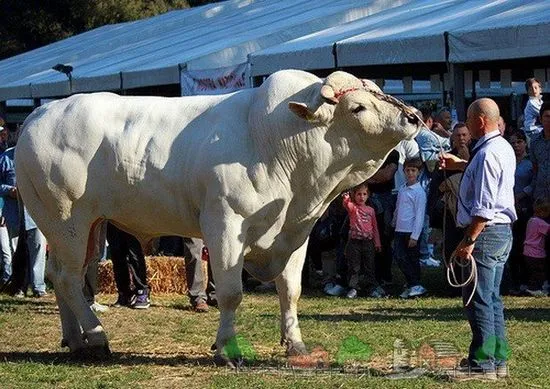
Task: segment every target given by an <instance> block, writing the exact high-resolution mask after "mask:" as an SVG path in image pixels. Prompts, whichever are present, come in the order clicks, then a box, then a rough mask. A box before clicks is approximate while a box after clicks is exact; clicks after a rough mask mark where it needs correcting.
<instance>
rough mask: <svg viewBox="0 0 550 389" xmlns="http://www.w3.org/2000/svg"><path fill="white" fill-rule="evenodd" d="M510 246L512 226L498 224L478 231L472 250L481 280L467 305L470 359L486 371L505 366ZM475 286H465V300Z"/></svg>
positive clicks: (463, 290)
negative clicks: (504, 286)
mask: <svg viewBox="0 0 550 389" xmlns="http://www.w3.org/2000/svg"><path fill="white" fill-rule="evenodd" d="M511 248H512V229H511V227H510V225H509V224H495V225H490V226H486V227H485V229H484V230H483V231H482V232H481V234H479V236H478V238H477V241H476V243H475V246H474V250H473V257H474V259H475V261H476V265H477V277H478V283H477V287H476V290H475V293H474V296H473V298H472V301H471V302H470V304H469V305H468V306H466V307H465V308H464V309H465V312H466V317H467V318H468V322H469V323H470V328H471V330H472V342H471V344H470V350H469V354H468V361H469V362H470V364H471V365H474V366H475V365H477V366H479V367H481V368H482V369H483V370H485V371H492V370H495V368H496V367H497V366H505V365H506V360H507V358H508V353H509V347H508V343H507V341H506V331H505V325H504V306H503V304H502V298H501V296H500V283H501V281H502V273H503V271H504V264H505V263H506V260H507V259H508V255H509V253H510V250H511ZM472 288H473V284H470V285H468V286H466V287H464V288H463V289H462V297H463V300H464V303H466V301H467V299H468V298H469V296H470V294H471V292H472Z"/></svg>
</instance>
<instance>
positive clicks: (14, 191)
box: [8, 187, 17, 199]
mask: <svg viewBox="0 0 550 389" xmlns="http://www.w3.org/2000/svg"><path fill="white" fill-rule="evenodd" d="M8 195H9V196H10V197H11V198H13V199H16V198H17V188H16V187H13V188H11V189H10V191H9V192H8Z"/></svg>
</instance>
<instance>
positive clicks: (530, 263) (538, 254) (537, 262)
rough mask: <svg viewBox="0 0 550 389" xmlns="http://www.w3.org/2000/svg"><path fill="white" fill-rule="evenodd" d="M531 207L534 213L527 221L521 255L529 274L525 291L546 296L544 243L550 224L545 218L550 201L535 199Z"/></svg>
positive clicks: (548, 289)
mask: <svg viewBox="0 0 550 389" xmlns="http://www.w3.org/2000/svg"><path fill="white" fill-rule="evenodd" d="M533 208H534V209H533V210H534V215H533V217H531V218H530V219H529V221H528V222H527V230H526V233H525V243H524V244H523V255H524V256H525V262H526V265H527V271H528V274H529V284H528V289H527V293H529V294H530V295H532V296H548V294H549V293H550V285H549V280H548V277H547V274H546V272H545V269H546V268H547V267H548V266H549V264H548V258H547V257H546V255H547V253H546V250H545V244H546V238H547V236H548V234H549V232H550V224H548V223H547V222H546V221H545V219H547V218H548V217H549V216H550V201H549V200H548V199H537V200H535V203H534V205H533ZM541 286H542V287H541Z"/></svg>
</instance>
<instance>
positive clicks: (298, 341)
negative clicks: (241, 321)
mask: <svg viewBox="0 0 550 389" xmlns="http://www.w3.org/2000/svg"><path fill="white" fill-rule="evenodd" d="M306 249H307V240H306V242H305V243H304V244H303V245H302V246H301V247H300V248H298V249H297V250H296V251H295V252H294V253H292V255H291V256H290V259H289V261H288V263H287V265H286V267H285V269H284V270H283V272H282V273H281V274H280V275H279V276H278V277H277V278H276V279H275V284H276V285H277V293H278V294H279V303H280V306H281V345H285V346H286V352H287V355H298V354H306V353H307V350H306V346H305V344H304V342H303V341H302V333H301V331H300V326H299V325H298V299H299V298H300V294H301V293H302V284H301V282H302V268H303V267H304V261H305V257H306Z"/></svg>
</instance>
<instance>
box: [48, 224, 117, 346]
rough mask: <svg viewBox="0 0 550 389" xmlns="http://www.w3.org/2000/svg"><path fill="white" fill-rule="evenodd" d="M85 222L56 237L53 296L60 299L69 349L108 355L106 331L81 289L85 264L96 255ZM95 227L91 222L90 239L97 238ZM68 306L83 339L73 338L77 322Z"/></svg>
mask: <svg viewBox="0 0 550 389" xmlns="http://www.w3.org/2000/svg"><path fill="white" fill-rule="evenodd" d="M87 226H89V224H87V223H86V224H83V227H82V229H81V230H79V229H77V228H76V227H75V224H73V227H72V228H71V227H69V228H68V230H67V231H69V234H65V237H64V239H63V240H56V243H58V244H57V245H56V247H55V253H56V257H57V269H56V275H55V277H54V278H55V281H53V282H54V288H55V293H56V296H58V301H60V302H61V304H60V306H59V308H60V311H61V310H63V311H64V312H65V313H64V314H62V324H63V325H64V339H65V340H66V342H67V345H68V346H69V348H70V350H71V352H72V353H75V355H79V354H92V355H94V356H108V355H109V354H110V351H109V344H108V341H107V336H106V334H105V331H104V330H103V327H102V326H101V322H100V321H99V319H98V318H97V316H96V315H95V313H94V312H93V311H92V310H91V309H90V307H89V305H88V302H87V301H86V299H85V298H84V294H83V292H82V286H83V282H84V275H85V273H86V268H87V265H86V264H87V263H88V262H89V260H92V259H93V257H94V256H95V255H96V253H95V250H93V247H94V246H92V250H90V251H88V240H89V239H88V232H89V231H88V227H87ZM96 227H97V226H96V225H95V224H94V227H93V228H92V233H91V234H90V240H92V238H93V239H96V238H97V236H96V235H95V233H94V232H96V233H97V232H98V230H96ZM85 260H86V261H87V262H86V261H85ZM67 307H68V308H69V309H70V311H71V313H72V315H74V317H75V318H76V320H77V321H78V323H79V325H80V327H81V328H82V337H83V338H84V341H83V342H78V341H75V339H74V333H75V332H76V326H75V325H74V321H73V316H71V314H70V313H67V312H66V308H67ZM64 317H65V319H64ZM65 327H66V328H67V336H68V338H65Z"/></svg>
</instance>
